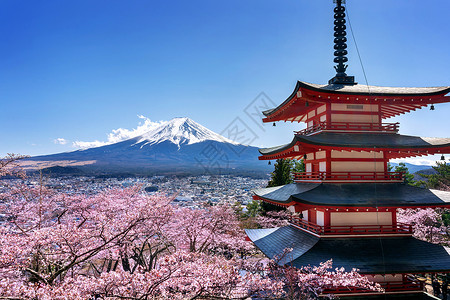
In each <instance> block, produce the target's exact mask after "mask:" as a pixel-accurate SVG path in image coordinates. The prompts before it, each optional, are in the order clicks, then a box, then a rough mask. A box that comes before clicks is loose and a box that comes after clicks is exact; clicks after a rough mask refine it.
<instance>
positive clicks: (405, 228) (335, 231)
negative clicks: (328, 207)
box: [289, 216, 413, 235]
mask: <svg viewBox="0 0 450 300" xmlns="http://www.w3.org/2000/svg"><path fill="white" fill-rule="evenodd" d="M289 222H290V223H292V224H293V225H296V226H298V227H300V228H303V229H306V230H308V231H311V232H314V233H316V234H318V235H358V234H412V233H413V230H412V225H409V224H404V223H397V224H394V225H348V226H320V225H317V224H315V223H312V222H309V221H306V220H303V219H301V218H299V217H297V216H290V217H289Z"/></svg>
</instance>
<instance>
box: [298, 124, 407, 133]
mask: <svg viewBox="0 0 450 300" xmlns="http://www.w3.org/2000/svg"><path fill="white" fill-rule="evenodd" d="M398 127H399V123H398V122H397V123H381V124H378V123H350V122H332V123H327V122H320V123H319V124H315V125H313V126H310V127H308V128H305V129H303V130H300V131H294V132H295V134H298V135H307V134H311V133H314V132H317V131H322V130H338V131H341V130H342V131H381V132H398Z"/></svg>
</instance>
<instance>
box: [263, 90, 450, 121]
mask: <svg viewBox="0 0 450 300" xmlns="http://www.w3.org/2000/svg"><path fill="white" fill-rule="evenodd" d="M368 91H370V92H368ZM449 92H450V87H448V86H445V87H428V88H425V87H422V88H405V87H403V88H402V87H400V88H395V87H378V86H366V85H358V84H357V85H353V86H351V85H336V84H332V85H317V84H311V83H306V82H302V81H297V84H296V86H295V89H294V91H293V92H292V94H291V95H290V96H289V97H288V98H287V99H286V100H285V101H283V103H281V104H280V105H278V106H277V107H275V108H273V109H269V110H266V111H263V114H264V115H265V118H264V119H263V122H274V121H291V122H292V121H298V122H301V121H304V120H303V116H304V115H305V114H306V113H307V112H308V110H310V109H311V108H312V107H314V105H317V106H318V105H322V104H324V103H327V102H330V101H331V102H333V103H361V104H363V103H380V104H386V105H384V106H383V108H382V118H383V119H384V118H389V117H392V116H396V115H400V114H403V113H405V112H409V111H411V110H416V109H419V108H422V107H424V106H427V105H428V104H435V103H444V102H450V97H445V95H446V94H447V93H449ZM307 101H308V102H309V104H310V105H311V106H309V107H308V106H306V102H307ZM294 104H295V105H294Z"/></svg>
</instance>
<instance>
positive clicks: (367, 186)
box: [246, 0, 450, 299]
mask: <svg viewBox="0 0 450 300" xmlns="http://www.w3.org/2000/svg"><path fill="white" fill-rule="evenodd" d="M335 2H336V3H337V6H336V8H335V9H334V12H335V15H334V17H335V21H334V24H335V27H334V30H335V33H334V36H335V39H334V42H335V46H334V48H335V50H336V51H335V52H334V55H335V59H334V62H335V63H336V64H337V66H336V67H335V69H336V71H337V74H336V76H335V77H334V78H332V79H331V80H330V81H329V82H328V84H327V85H319V84H310V83H306V82H301V81H298V82H297V85H296V87H295V89H294V91H293V92H292V94H291V95H290V96H289V97H288V98H287V99H286V100H285V101H284V102H283V103H281V104H280V105H279V106H278V107H276V108H273V109H271V110H268V111H264V112H263V114H264V116H265V118H264V119H263V122H277V121H285V122H286V121H291V122H294V121H296V122H305V123H306V125H307V127H306V129H304V130H301V131H298V132H295V135H294V139H293V140H292V141H291V142H290V143H289V144H286V145H282V146H277V147H273V148H266V149H260V153H261V154H262V155H261V156H260V157H259V159H260V160H269V161H270V160H275V159H279V158H289V159H304V163H305V167H306V171H305V172H303V173H295V174H294V183H291V184H287V185H284V186H278V187H271V188H262V189H258V190H255V191H254V194H255V195H254V199H257V200H262V201H265V202H268V203H271V204H275V205H278V206H283V207H285V208H286V209H288V210H290V211H292V212H293V213H294V215H293V216H292V217H291V219H290V224H289V226H285V227H280V228H271V229H251V230H246V232H247V235H248V237H249V238H250V239H251V240H252V241H253V242H254V244H255V245H256V246H257V247H258V248H259V249H260V250H261V251H262V252H263V253H264V254H265V255H267V256H268V257H269V258H272V257H274V256H275V255H278V254H280V252H282V250H283V249H284V248H292V249H293V251H292V252H291V253H290V255H289V259H286V260H285V261H283V262H282V263H283V264H289V265H293V266H295V267H301V266H305V265H318V264H319V263H320V262H324V261H327V260H329V259H333V265H334V266H335V267H345V268H346V269H347V270H351V269H352V268H358V269H359V270H360V273H362V274H365V275H366V276H368V277H369V278H370V279H371V280H373V281H376V282H379V283H380V284H381V285H382V287H383V288H384V289H385V292H384V293H383V297H386V295H396V297H406V298H408V299H409V298H411V299H422V298H423V297H425V296H424V293H423V283H420V282H418V281H415V280H413V276H411V274H424V273H431V274H433V273H448V272H450V255H449V253H448V252H447V250H446V248H444V247H443V246H440V245H436V244H431V243H428V242H424V241H421V240H418V239H416V238H414V237H413V236H412V234H413V231H412V226H411V225H409V224H402V223H400V222H398V221H397V209H398V208H428V207H430V208H437V207H450V192H444V191H438V190H430V189H424V188H418V187H413V186H410V185H407V184H405V183H404V178H403V174H402V173H400V172H390V171H389V170H388V162H389V160H390V159H395V158H406V157H413V156H422V155H430V154H440V155H444V154H446V153H450V138H423V137H415V136H406V135H401V134H399V133H398V130H399V124H398V123H384V122H383V120H384V119H387V118H390V117H393V116H396V115H400V114H403V113H406V112H410V111H414V110H416V109H419V108H422V107H427V106H430V105H431V109H434V105H435V104H437V103H444V102H450V97H449V96H446V94H447V93H449V92H450V87H431V88H407V87H403V88H394V87H378V86H368V85H361V84H357V83H355V82H354V78H353V77H352V76H347V74H346V73H345V72H346V68H347V66H346V65H345V64H344V63H346V62H347V57H346V55H347V50H346V47H347V45H346V41H347V39H346V32H345V29H346V28H345V8H344V7H343V6H342V0H335ZM333 293H338V294H339V293H341V295H340V296H351V297H355V296H358V295H359V297H362V298H363V299H365V298H368V297H369V295H370V293H369V292H368V291H362V290H358V289H354V290H349V289H348V288H346V289H343V290H342V291H339V290H335V291H333ZM361 295H364V296H361ZM374 296H375V297H377V295H376V293H375V295H374ZM378 296H379V295H378Z"/></svg>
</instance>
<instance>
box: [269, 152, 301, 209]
mask: <svg viewBox="0 0 450 300" xmlns="http://www.w3.org/2000/svg"><path fill="white" fill-rule="evenodd" d="M292 172H305V163H304V162H303V159H301V160H300V161H297V160H291V159H277V161H276V163H275V165H274V171H273V172H272V177H271V178H270V180H269V183H268V184H267V187H274V186H280V185H285V184H288V183H292V182H294V180H293V179H292V174H291V173H292ZM281 210H284V208H282V207H279V206H276V205H273V204H270V203H267V202H262V203H261V214H263V215H265V214H266V212H269V211H281Z"/></svg>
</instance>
